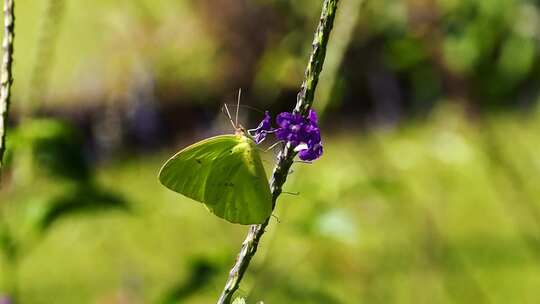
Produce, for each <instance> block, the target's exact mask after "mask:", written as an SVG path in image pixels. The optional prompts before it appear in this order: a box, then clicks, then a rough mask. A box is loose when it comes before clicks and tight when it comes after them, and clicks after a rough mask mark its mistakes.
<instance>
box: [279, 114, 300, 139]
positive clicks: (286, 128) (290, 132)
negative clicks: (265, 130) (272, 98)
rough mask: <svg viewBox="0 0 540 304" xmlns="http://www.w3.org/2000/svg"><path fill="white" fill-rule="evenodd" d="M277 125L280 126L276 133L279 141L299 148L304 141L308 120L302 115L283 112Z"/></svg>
mask: <svg viewBox="0 0 540 304" xmlns="http://www.w3.org/2000/svg"><path fill="white" fill-rule="evenodd" d="M276 123H277V125H278V126H279V128H278V129H277V131H276V137H277V138H278V139H279V140H282V141H285V142H290V143H291V145H293V146H298V145H299V144H300V143H301V142H302V139H304V133H305V132H304V128H305V125H306V119H305V118H304V117H302V115H300V114H297V113H289V112H283V113H281V114H279V115H278V116H277V118H276Z"/></svg>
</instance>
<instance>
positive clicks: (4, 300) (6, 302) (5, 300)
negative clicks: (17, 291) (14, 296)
mask: <svg viewBox="0 0 540 304" xmlns="http://www.w3.org/2000/svg"><path fill="white" fill-rule="evenodd" d="M0 304H11V299H10V298H9V297H8V296H0Z"/></svg>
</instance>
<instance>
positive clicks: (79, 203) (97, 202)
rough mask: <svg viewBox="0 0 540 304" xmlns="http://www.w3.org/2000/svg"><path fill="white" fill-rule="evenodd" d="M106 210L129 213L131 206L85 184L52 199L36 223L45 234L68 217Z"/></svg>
mask: <svg viewBox="0 0 540 304" xmlns="http://www.w3.org/2000/svg"><path fill="white" fill-rule="evenodd" d="M106 210H122V211H128V210H129V206H128V204H127V202H126V201H125V200H124V199H123V198H122V197H120V196H118V195H117V194H115V193H113V192H110V191H106V190H103V189H100V188H98V187H95V186H91V185H85V184H83V185H78V186H76V187H75V188H74V189H73V190H71V191H67V192H66V193H64V194H62V195H60V196H58V197H54V198H52V199H51V200H50V201H49V202H47V204H46V205H45V208H43V209H42V210H41V211H40V212H39V214H38V215H37V216H36V220H35V222H36V226H37V229H38V230H39V231H40V232H45V231H46V230H47V229H48V228H49V227H50V226H52V224H53V223H55V222H57V221H58V220H60V219H62V218H64V217H66V216H70V215H73V214H81V213H90V212H100V211H106Z"/></svg>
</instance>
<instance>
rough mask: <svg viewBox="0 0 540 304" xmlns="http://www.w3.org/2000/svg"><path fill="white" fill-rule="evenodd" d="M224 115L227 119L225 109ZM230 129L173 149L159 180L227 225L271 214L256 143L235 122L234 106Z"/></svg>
mask: <svg viewBox="0 0 540 304" xmlns="http://www.w3.org/2000/svg"><path fill="white" fill-rule="evenodd" d="M239 99H240V93H239ZM225 108H226V106H225ZM226 109H227V108H226ZM227 113H229V112H228V109H227ZM229 119H230V121H231V123H233V122H232V119H231V118H230V113H229ZM233 127H234V128H235V130H236V131H235V134H229V135H218V136H215V137H211V138H208V139H204V140H202V141H199V142H197V143H195V144H192V145H190V146H188V147H187V148H184V149H183V150H181V151H179V152H178V153H176V154H175V155H174V156H172V157H171V158H170V159H169V160H167V161H166V162H165V164H164V165H163V167H162V168H161V170H160V172H159V180H160V182H161V183H162V184H163V185H164V186H165V187H167V188H169V189H170V190H173V191H175V192H177V193H180V194H182V195H184V196H187V197H189V198H191V199H193V200H196V201H198V202H201V203H203V204H204V205H205V206H206V208H207V209H208V210H209V211H210V212H212V213H213V214H215V215H216V216H218V217H220V218H223V219H225V220H227V221H229V222H231V223H239V224H246V225H247V224H260V223H263V222H264V221H265V220H266V219H267V218H268V217H270V215H271V213H272V195H271V192H270V186H269V183H268V178H267V176H266V172H265V170H264V166H263V163H262V160H261V156H260V155H259V150H258V148H257V146H256V143H255V141H254V140H253V138H252V137H251V136H250V135H249V133H248V132H247V131H246V130H245V129H244V128H243V127H241V126H239V125H238V107H237V111H236V123H233Z"/></svg>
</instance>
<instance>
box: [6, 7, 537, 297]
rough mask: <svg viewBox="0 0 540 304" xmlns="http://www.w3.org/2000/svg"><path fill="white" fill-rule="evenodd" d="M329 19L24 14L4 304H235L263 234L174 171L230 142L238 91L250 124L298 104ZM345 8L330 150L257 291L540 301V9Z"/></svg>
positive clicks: (302, 180)
mask: <svg viewBox="0 0 540 304" xmlns="http://www.w3.org/2000/svg"><path fill="white" fill-rule="evenodd" d="M320 5H321V1H308V0H297V1H284V0H251V1H249V0H241V1H226V0H200V1H181V0H180V1H179V0H176V1H173V0H160V1H155V0H154V1H152V0H129V1H128V0H119V1H107V0H95V1H73V0H42V1H17V2H16V18H17V21H16V22H17V23H16V40H15V43H16V45H15V65H14V69H15V70H14V78H15V82H14V96H13V103H12V109H11V110H12V112H11V113H12V115H11V121H10V126H11V129H10V130H9V131H10V133H9V135H8V148H9V151H8V155H7V160H8V166H7V167H6V169H5V170H4V172H3V176H2V187H1V190H0V256H1V257H2V258H1V262H2V263H1V264H0V265H1V268H0V295H4V300H6V298H5V297H9V298H11V299H12V300H16V301H17V302H18V303H213V302H215V301H216V300H217V297H218V295H219V293H220V292H221V289H222V287H223V284H224V282H225V279H226V277H227V274H228V270H229V268H230V267H231V265H232V263H233V262H234V259H235V257H236V254H237V252H238V250H239V248H240V244H241V242H242V240H243V237H244V234H245V233H246V231H247V227H245V226H240V225H233V224H229V223H227V222H225V221H223V220H221V219H219V218H217V217H215V216H212V215H211V214H210V213H208V212H207V211H206V210H205V209H204V208H203V207H202V206H201V205H200V204H198V203H195V202H192V201H190V200H188V199H185V198H183V197H181V196H180V195H178V194H175V193H173V192H171V191H169V190H167V189H166V188H164V187H162V186H161V185H159V182H158V180H157V172H158V170H159V168H160V166H161V164H162V163H163V162H164V161H165V160H166V159H167V158H168V157H169V156H170V155H171V154H172V153H174V152H175V151H177V150H178V149H180V148H182V147H184V146H185V145H187V144H190V143H193V142H195V141H196V140H199V139H202V138H205V137H208V136H210V135H213V134H220V133H230V132H231V130H230V127H229V125H228V121H227V120H226V118H225V116H224V115H223V114H222V113H221V112H220V107H221V105H222V104H223V103H234V102H235V98H236V92H237V90H238V88H242V89H243V99H242V104H244V105H246V106H249V107H253V108H255V109H259V110H266V109H268V110H270V111H271V113H272V114H274V115H275V114H277V113H279V112H281V111H288V110H290V109H291V108H292V107H293V105H294V103H295V101H296V93H297V90H298V88H299V85H300V83H301V81H302V77H303V73H304V69H305V65H306V63H307V59H308V56H309V52H310V44H311V40H312V35H313V31H314V28H315V26H316V23H317V21H318V17H319V13H320ZM339 5H340V6H339V9H338V15H337V18H336V20H335V26H334V31H333V33H332V36H331V39H330V42H329V45H328V54H327V59H326V63H325V66H324V70H323V73H322V75H321V80H320V84H319V88H318V91H317V94H316V100H315V103H314V107H315V108H316V109H317V111H318V113H319V115H320V116H321V127H322V132H323V141H324V148H325V154H324V155H323V157H322V158H321V159H320V160H317V161H316V162H315V163H314V164H312V165H308V164H301V163H298V164H295V165H294V168H293V169H294V172H293V173H292V174H291V175H290V176H289V180H288V181H287V184H286V185H285V190H286V191H290V192H296V191H298V192H300V195H297V196H295V195H286V194H284V195H282V197H281V198H280V199H279V201H278V207H277V210H276V212H275V217H274V218H273V219H272V222H271V226H270V228H269V229H268V232H267V233H266V235H265V236H264V238H263V241H262V243H261V246H260V250H259V252H258V254H257V256H256V258H255V259H254V261H253V262H252V265H251V267H250V269H249V271H248V273H247V275H246V277H245V280H244V281H243V283H242V285H241V288H240V290H239V292H238V294H239V295H242V296H245V297H246V298H247V301H248V303H256V302H257V301H260V300H263V301H264V302H265V303H267V304H272V303H475V304H476V303H538V302H539V301H540V288H539V287H538V286H540V202H539V199H540V187H539V185H538V181H539V180H540V154H539V153H538V152H537V148H538V146H539V145H540V109H538V99H539V97H540V44H539V42H540V2H538V1H532V0H531V1H527V0H460V1H458V0H406V1H397V0H377V1H362V0H341V1H340V3H339ZM240 114H241V121H242V122H243V124H245V125H247V126H250V127H252V126H255V125H256V124H257V121H258V120H260V119H261V117H262V115H261V114H260V111H258V110H254V109H250V108H247V107H245V108H241V109H240ZM264 158H265V160H266V166H267V172H270V170H271V167H272V163H273V153H272V152H271V151H270V152H267V153H265V155H264ZM1 299H2V298H1V296H0V301H2V300H1Z"/></svg>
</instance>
